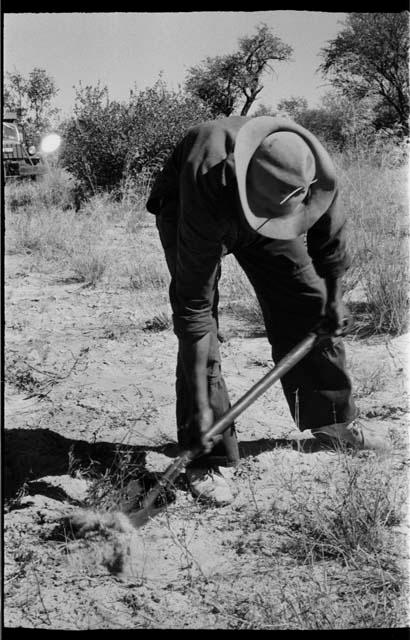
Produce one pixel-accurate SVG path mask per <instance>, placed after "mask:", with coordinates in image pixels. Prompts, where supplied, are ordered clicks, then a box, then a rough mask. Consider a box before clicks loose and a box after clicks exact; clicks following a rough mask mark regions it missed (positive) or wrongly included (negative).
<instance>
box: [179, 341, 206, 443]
mask: <svg viewBox="0 0 410 640" xmlns="http://www.w3.org/2000/svg"><path fill="white" fill-rule="evenodd" d="M209 346H210V334H209V333H207V334H205V335H204V336H203V337H202V338H199V340H196V341H195V342H192V341H191V340H187V339H183V338H182V339H180V348H181V355H182V362H183V367H184V373H185V378H186V380H187V383H188V384H189V387H190V388H189V392H190V394H191V398H192V415H191V425H190V427H191V430H192V441H193V444H194V445H195V444H198V443H199V442H200V444H201V445H202V447H203V448H204V449H205V451H207V452H208V451H209V450H210V449H211V446H212V443H211V442H209V441H208V440H207V438H206V435H205V434H206V432H207V431H208V430H209V429H210V428H211V426H212V424H213V417H214V416H213V411H212V408H211V405H210V403H209V395H208V377H207V364H208V354H209Z"/></svg>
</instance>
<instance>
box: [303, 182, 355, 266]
mask: <svg viewBox="0 0 410 640" xmlns="http://www.w3.org/2000/svg"><path fill="white" fill-rule="evenodd" d="M346 235H347V234H346V218H345V216H344V214H343V212H342V210H341V206H340V198H339V195H338V192H337V191H336V193H335V197H334V199H333V201H332V204H331V205H330V207H329V209H328V210H327V211H326V213H324V214H323V215H322V216H321V217H320V218H319V220H318V221H317V222H316V223H315V224H314V225H313V226H312V227H311V228H310V229H309V231H308V233H307V249H308V253H309V255H310V257H311V258H312V262H313V266H314V267H315V269H316V272H317V273H318V275H319V276H320V277H321V278H327V277H333V278H339V277H340V276H342V275H343V274H344V273H345V271H347V269H348V268H349V266H350V264H351V259H350V256H349V253H348V251H347V237H346Z"/></svg>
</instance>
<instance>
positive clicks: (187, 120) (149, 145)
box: [61, 78, 210, 193]
mask: <svg viewBox="0 0 410 640" xmlns="http://www.w3.org/2000/svg"><path fill="white" fill-rule="evenodd" d="M209 117H210V113H209V111H208V110H207V108H206V107H205V106H204V105H203V104H201V103H199V102H198V100H195V99H193V98H190V97H188V96H186V95H185V94H184V93H183V92H181V91H171V90H168V89H167V88H166V86H165V84H164V82H163V81H162V79H161V78H160V79H159V80H158V81H157V82H156V83H155V84H154V86H153V87H151V88H147V89H144V90H142V91H139V90H137V89H134V90H133V91H131V92H130V98H129V101H128V102H127V103H126V102H117V101H115V100H110V98H109V94H108V89H107V87H102V86H101V85H100V84H98V85H97V86H95V87H92V86H85V87H83V86H81V85H80V86H79V87H78V88H77V89H76V97H75V106H74V116H73V117H72V118H70V119H68V120H67V121H66V122H65V123H64V126H63V136H64V140H65V144H64V148H63V150H62V154H61V161H62V163H63V165H64V166H65V167H66V168H67V169H68V170H69V171H70V172H71V173H73V175H75V176H76V177H77V178H78V179H79V180H80V181H81V182H82V183H83V185H84V186H85V188H86V189H87V190H88V191H89V192H92V193H96V192H98V191H100V190H102V189H108V190H112V189H114V188H116V187H119V186H120V185H121V183H122V182H123V181H125V180H128V179H129V178H130V177H132V176H136V175H138V174H140V173H141V172H142V171H143V172H144V173H147V172H149V173H152V174H155V172H156V171H157V170H158V169H160V168H161V167H162V164H163V162H164V160H165V158H166V157H167V156H168V154H169V153H170V152H171V150H172V149H173V147H174V145H175V144H176V143H177V142H178V141H179V139H180V138H181V137H182V136H183V134H184V133H185V132H186V130H187V129H188V128H189V127H190V126H192V125H194V124H195V123H197V122H199V121H202V120H206V119H208V118H209Z"/></svg>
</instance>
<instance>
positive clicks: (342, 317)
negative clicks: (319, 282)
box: [322, 278, 351, 336]
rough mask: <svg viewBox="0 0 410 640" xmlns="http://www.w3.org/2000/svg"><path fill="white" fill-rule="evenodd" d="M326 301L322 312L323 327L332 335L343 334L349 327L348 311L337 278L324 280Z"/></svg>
mask: <svg viewBox="0 0 410 640" xmlns="http://www.w3.org/2000/svg"><path fill="white" fill-rule="evenodd" d="M326 288H327V302H326V307H325V313H324V319H323V320H324V322H323V325H322V326H323V329H324V330H325V331H326V332H328V333H330V334H332V335H334V336H341V335H344V334H345V333H346V332H347V331H348V330H349V328H350V324H351V319H350V313H349V310H348V309H347V307H346V305H345V304H344V302H343V300H342V293H341V283H340V280H339V279H336V278H329V279H327V280H326Z"/></svg>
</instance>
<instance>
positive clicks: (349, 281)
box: [337, 156, 409, 335]
mask: <svg viewBox="0 0 410 640" xmlns="http://www.w3.org/2000/svg"><path fill="white" fill-rule="evenodd" d="M337 168H338V171H339V173H340V175H341V178H340V185H341V206H342V208H343V209H344V210H345V212H346V217H347V220H348V249H349V253H350V254H351V257H352V266H351V268H350V270H349V271H348V273H347V274H346V277H345V278H344V282H345V291H346V293H349V292H351V291H352V290H353V289H354V288H355V287H356V286H357V285H359V286H360V288H361V290H362V298H361V302H363V303H364V306H363V307H362V310H361V314H359V317H356V327H357V328H358V329H359V330H361V331H362V332H365V333H368V334H381V333H389V334H391V335H400V334H402V333H404V332H405V331H406V330H407V328H408V315H409V297H408V277H409V259H408V251H407V243H408V235H409V226H408V223H409V220H408V213H407V190H406V188H405V186H406V183H407V175H406V167H405V166H400V167H395V168H391V167H390V166H388V165H387V166H384V165H383V164H379V165H378V166H376V165H375V164H372V163H371V162H370V161H369V160H366V159H364V158H363V157H362V156H358V157H356V158H348V157H347V156H342V157H341V158H339V159H338V162H337Z"/></svg>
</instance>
